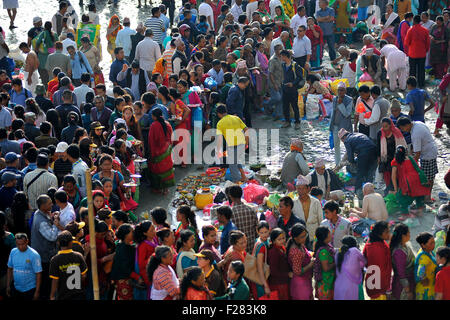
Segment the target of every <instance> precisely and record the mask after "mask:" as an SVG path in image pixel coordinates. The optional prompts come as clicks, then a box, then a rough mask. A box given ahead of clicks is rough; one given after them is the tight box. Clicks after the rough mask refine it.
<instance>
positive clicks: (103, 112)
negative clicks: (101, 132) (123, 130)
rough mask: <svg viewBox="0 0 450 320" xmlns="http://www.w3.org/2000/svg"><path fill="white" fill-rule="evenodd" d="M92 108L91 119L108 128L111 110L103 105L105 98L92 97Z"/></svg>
mask: <svg viewBox="0 0 450 320" xmlns="http://www.w3.org/2000/svg"><path fill="white" fill-rule="evenodd" d="M124 65H125V64H124ZM93 103H94V106H95V107H94V108H92V109H91V121H92V122H93V121H98V122H100V123H101V125H102V126H104V127H105V129H106V130H108V128H109V118H111V114H112V110H111V109H109V108H107V107H105V99H104V98H103V96H100V95H97V96H95V97H94V101H93Z"/></svg>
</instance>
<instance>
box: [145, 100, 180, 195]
mask: <svg viewBox="0 0 450 320" xmlns="http://www.w3.org/2000/svg"><path fill="white" fill-rule="evenodd" d="M152 118H153V123H152V125H151V126H150V131H149V133H148V145H149V149H150V156H151V161H150V165H149V169H150V179H151V183H152V187H153V192H155V193H163V194H167V193H168V191H167V188H168V187H172V186H174V185H175V175H174V171H173V161H172V127H171V126H170V124H169V123H168V122H167V121H165V120H164V118H163V115H162V111H161V109H159V108H156V109H154V110H153V111H152Z"/></svg>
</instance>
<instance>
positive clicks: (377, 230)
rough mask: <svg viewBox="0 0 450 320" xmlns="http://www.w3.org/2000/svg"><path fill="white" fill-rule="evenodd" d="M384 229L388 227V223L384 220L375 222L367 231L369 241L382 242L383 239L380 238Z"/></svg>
mask: <svg viewBox="0 0 450 320" xmlns="http://www.w3.org/2000/svg"><path fill="white" fill-rule="evenodd" d="M386 229H389V224H388V223H387V222H386V221H378V222H377V223H375V224H374V225H373V228H372V230H371V231H370V233H369V242H383V241H384V240H383V239H382V238H381V235H382V234H383V232H384V231H385V230H386Z"/></svg>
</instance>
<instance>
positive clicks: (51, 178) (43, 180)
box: [23, 168, 58, 210]
mask: <svg viewBox="0 0 450 320" xmlns="http://www.w3.org/2000/svg"><path fill="white" fill-rule="evenodd" d="M43 171H44V173H43V174H41V175H40V176H39V178H37V180H35V181H34V182H33V183H32V184H31V186H30V187H28V184H29V183H30V182H31V181H32V180H33V179H34V178H35V177H36V176H37V175H38V174H40V173H41V172H43ZM52 187H53V188H55V189H58V179H56V176H55V175H54V174H52V173H50V172H48V171H47V170H46V169H42V168H37V169H34V170H33V171H31V172H29V173H27V174H26V175H25V178H24V179H23V191H24V192H25V194H26V195H27V196H28V200H29V203H30V206H31V208H32V209H33V210H36V209H38V207H37V204H36V200H37V198H38V197H39V196H40V195H41V194H47V191H48V189H50V188H52Z"/></svg>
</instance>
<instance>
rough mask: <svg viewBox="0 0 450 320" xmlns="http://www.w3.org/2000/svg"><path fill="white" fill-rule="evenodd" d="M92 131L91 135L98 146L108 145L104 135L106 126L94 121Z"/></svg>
mask: <svg viewBox="0 0 450 320" xmlns="http://www.w3.org/2000/svg"><path fill="white" fill-rule="evenodd" d="M90 127H91V132H90V135H89V137H90V138H91V139H92V142H93V143H94V144H95V145H97V148H100V147H101V146H104V145H106V139H105V137H104V135H103V129H105V127H104V126H102V125H101V123H100V122H99V121H94V122H92V123H91V124H90Z"/></svg>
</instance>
